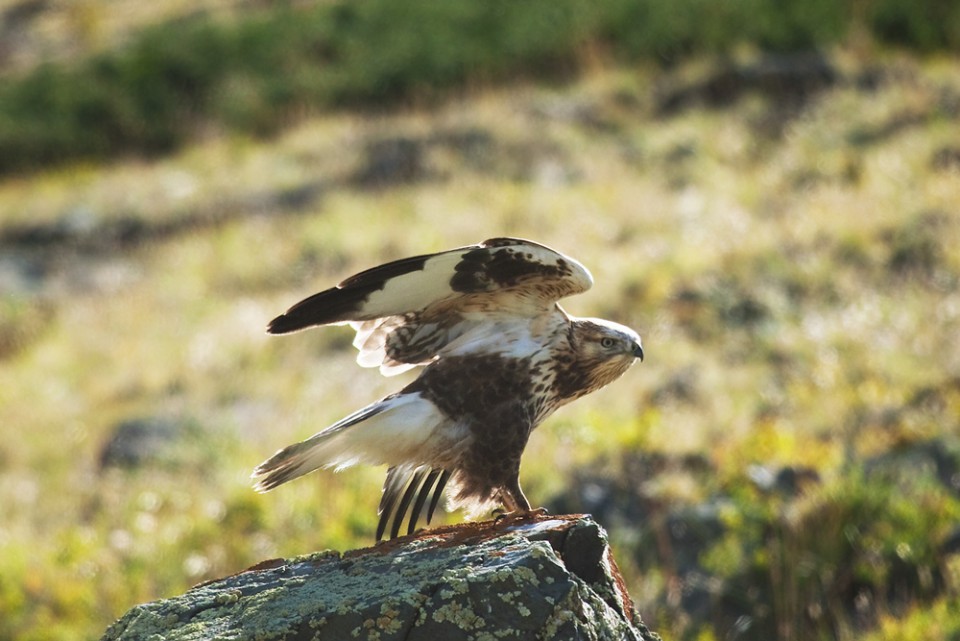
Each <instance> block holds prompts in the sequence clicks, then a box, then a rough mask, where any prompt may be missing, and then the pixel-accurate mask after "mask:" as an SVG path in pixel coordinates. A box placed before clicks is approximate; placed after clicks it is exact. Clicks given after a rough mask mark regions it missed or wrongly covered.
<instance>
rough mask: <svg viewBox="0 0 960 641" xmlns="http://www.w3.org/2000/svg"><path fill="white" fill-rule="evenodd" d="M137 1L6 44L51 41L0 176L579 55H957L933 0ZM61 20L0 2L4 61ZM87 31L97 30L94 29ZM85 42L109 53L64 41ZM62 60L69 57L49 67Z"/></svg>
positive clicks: (947, 18)
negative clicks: (880, 51)
mask: <svg viewBox="0 0 960 641" xmlns="http://www.w3.org/2000/svg"><path fill="white" fill-rule="evenodd" d="M140 4H143V3H140ZM151 6H153V7H155V9H154V10H152V11H151V10H144V9H142V8H139V9H138V8H136V7H134V8H132V9H133V10H131V7H129V6H121V7H114V6H112V4H111V6H110V7H109V8H108V7H105V6H102V5H101V4H100V3H99V2H96V0H85V1H84V2H81V3H77V4H76V6H71V7H70V10H68V11H67V12H66V13H67V14H68V16H67V19H66V20H64V19H63V18H62V17H61V20H60V21H59V23H63V22H67V23H68V24H72V25H74V26H73V28H72V29H68V28H64V27H62V26H61V27H60V30H61V31H66V32H67V34H68V35H69V37H65V38H60V39H59V40H58V39H50V38H46V39H44V38H41V41H42V42H46V40H52V41H53V43H58V44H59V46H58V44H53V43H47V44H45V45H40V44H37V45H35V46H34V47H32V48H31V47H28V46H27V45H26V44H24V45H23V46H22V47H21V48H23V49H26V50H27V52H25V54H24V56H20V57H26V58H28V59H29V58H30V56H29V53H28V52H29V51H32V50H33V49H40V50H41V51H46V50H52V51H53V52H54V53H53V55H51V56H50V57H53V58H54V59H59V60H60V63H59V64H56V65H53V64H39V65H37V66H35V67H29V66H24V70H22V71H21V72H20V73H10V74H7V75H6V77H0V150H2V152H3V153H0V174H15V173H22V172H29V171H34V170H36V169H37V168H38V167H43V166H50V165H53V164H59V163H63V162H69V161H77V160H87V161H90V160H95V161H100V160H104V159H109V158H115V157H117V156H124V155H130V154H136V155H148V156H155V155H158V154H164V153H167V152H169V151H171V150H175V149H179V148H180V147H181V146H183V145H184V144H187V143H188V142H190V141H193V140H196V139H197V138H198V137H202V136H204V135H209V134H210V133H211V132H218V131H232V132H239V133H244V134H251V135H258V136H265V135H272V134H275V133H276V132H278V131H281V130H283V129H285V128H287V127H289V126H291V124H294V123H297V122H300V121H301V120H302V118H303V117H304V116H305V115H306V114H314V113H317V112H320V111H325V110H329V109H332V108H339V107H345V106H348V107H351V108H364V109H382V108H383V107H384V106H385V105H389V104H395V103H396V101H398V100H404V101H410V100H413V101H419V102H429V101H434V100H437V99H438V98H440V97H442V96H446V95H449V94H450V93H451V92H454V91H459V90H462V89H463V88H464V87H469V86H471V85H474V86H475V85H477V84H484V83H500V82H504V81H509V80H513V79H517V78H529V77H538V78H541V79H543V78H545V77H551V78H569V77H570V76H571V75H572V74H573V73H574V72H575V71H577V70H578V69H580V68H582V67H583V66H584V65H590V64H593V63H595V62H596V61H597V60H616V61H619V62H621V63H633V62H637V61H643V62H645V63H654V64H663V65H671V64H676V63H677V62H680V61H682V60H685V59H687V58H689V57H690V56H691V55H698V54H699V55H703V54H715V55H721V56H729V55H731V54H732V53H734V52H736V51H737V50H738V49H739V48H742V47H745V46H749V47H756V48H759V49H760V50H763V51H768V52H783V51H798V50H809V49H814V48H818V47H825V46H832V45H836V44H837V43H841V42H851V41H862V42H876V43H884V44H886V43H890V44H894V45H897V46H903V47H908V48H910V49H913V50H918V51H922V52H931V51H957V50H960V8H957V7H955V6H949V5H948V4H946V3H943V2H941V1H940V0H915V1H914V2H911V3H906V4H904V3H901V2H897V1H895V0H873V1H871V2H853V1H846V2H836V1H834V0H815V1H814V0H803V1H798V0H787V1H784V0H735V1H728V2H723V3H715V2H703V1H702V0H678V1H675V2H671V3H662V2H656V1H653V0H645V1H641V2H638V1H637V0H590V1H586V0H528V1H527V2H522V3H517V2H509V1H504V0H494V1H489V2H482V3H478V2H473V1H472V0H448V1H447V2H443V3H440V4H437V3H436V2H430V1H429V0H427V1H424V0H410V1H408V2H404V3H400V4H398V3H396V2H393V1H392V0H360V1H357V2H324V3H319V4H312V3H278V4H268V5H264V6H252V7H248V8H246V10H243V11H231V10H230V8H231V6H232V3H231V2H229V0H221V1H220V2H211V3H209V6H208V8H207V9H208V10H206V11H204V10H202V8H197V10H196V11H194V12H186V11H185V10H184V8H183V7H182V6H180V5H177V4H175V3H171V2H158V3H151ZM31 7H33V8H32V9H31ZM124 9H126V10H127V11H126V12H123V10H124ZM117 12H121V13H122V14H123V15H130V18H129V25H130V27H129V28H130V29H131V30H133V29H134V28H135V27H137V26H140V25H149V26H147V27H145V28H143V29H142V30H139V31H133V32H132V33H127V34H126V37H121V36H120V35H119V34H116V33H115V32H117V31H122V30H121V29H119V28H118V27H116V26H113V27H112V28H110V27H109V26H108V25H113V24H114V23H115V22H116V20H115V19H114V20H110V19H108V17H109V16H112V15H114V14H115V13H117ZM61 13H64V11H62V10H59V11H58V10H54V11H47V10H46V9H45V8H44V5H43V4H39V5H38V4H37V3H36V2H34V0H22V1H21V3H20V4H17V5H14V6H12V7H10V8H8V9H7V10H6V11H4V12H3V14H4V15H5V16H6V17H7V18H8V20H9V26H7V27H4V28H3V29H0V35H4V36H6V38H7V40H8V41H9V42H10V43H11V44H10V45H8V46H7V47H8V48H9V49H11V50H12V51H11V52H8V54H9V55H10V56H11V57H13V58H14V59H17V55H16V54H17V53H18V47H17V45H18V43H31V42H32V40H31V36H35V35H37V33H43V32H44V29H42V28H35V29H31V26H32V25H33V23H35V22H36V23H39V24H40V26H41V27H42V26H43V25H44V24H45V22H44V21H42V20H40V19H39V18H38V17H37V16H49V14H54V15H58V14H61ZM161 17H168V19H167V20H162V19H161ZM21 23H22V24H21ZM52 23H53V24H57V23H58V21H56V20H52ZM49 31H53V32H56V31H57V30H56V29H49ZM101 31H102V32H104V33H109V34H113V35H112V36H107V35H104V36H102V38H101V37H97V34H99V33H100V32H101ZM74 32H76V33H74ZM100 39H103V40H105V41H107V42H120V43H122V45H121V46H115V47H106V46H99V47H98V46H95V45H93V44H90V45H89V46H87V47H83V46H80V45H79V44H78V42H85V41H93V42H96V41H99V40H100ZM3 51H4V48H0V67H2V56H3ZM83 51H92V52H96V55H83V54H82V53H81V52H83ZM65 52H69V53H72V54H73V55H72V56H70V57H68V58H67V59H64V57H65V56H67V55H68V54H67V53H65Z"/></svg>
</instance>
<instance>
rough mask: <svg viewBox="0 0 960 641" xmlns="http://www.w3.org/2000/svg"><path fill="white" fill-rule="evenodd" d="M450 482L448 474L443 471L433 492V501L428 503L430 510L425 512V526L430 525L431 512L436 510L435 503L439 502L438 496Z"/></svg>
mask: <svg viewBox="0 0 960 641" xmlns="http://www.w3.org/2000/svg"><path fill="white" fill-rule="evenodd" d="M449 480H450V472H448V471H446V470H444V471H443V473H442V474H441V475H440V480H439V481H438V482H437V487H436V489H434V490H433V500H431V501H430V509H428V510H427V525H430V521H432V520H433V512H434V510H436V509H437V503H439V502H440V495H441V494H443V488H444V487H446V485H447V481H449Z"/></svg>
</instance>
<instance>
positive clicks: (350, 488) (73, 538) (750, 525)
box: [0, 0, 960, 640]
mask: <svg viewBox="0 0 960 641" xmlns="http://www.w3.org/2000/svg"><path fill="white" fill-rule="evenodd" d="M0 15H2V17H3V27H2V28H0V33H2V37H0V43H2V44H0V181H2V182H0V292H2V296H3V298H2V303H0V426H2V428H3V435H4V437H5V438H3V439H2V440H0V506H2V513H3V516H2V519H0V639H37V640H40V639H84V638H88V639H92V638H97V637H98V636H99V635H100V634H101V633H102V631H103V629H104V628H105V627H106V625H108V624H109V623H110V622H111V621H112V620H113V619H114V618H115V617H117V616H119V615H120V614H122V613H123V612H124V611H125V610H127V609H128V608H130V607H132V606H133V605H135V604H137V603H140V602H142V601H146V600H151V599H154V598H158V597H162V596H167V595H172V594H175V593H179V592H181V591H183V590H184V589H186V588H188V587H189V586H191V585H193V584H195V583H198V582H200V581H203V580H206V579H209V578H214V577H218V576H223V575H225V574H228V573H231V572H236V571H239V570H241V569H243V568H245V567H247V566H249V565H252V564H254V563H256V562H258V561H260V560H263V559H265V558H270V557H276V556H293V555H296V554H300V553H304V552H308V551H311V550H316V549H322V548H338V549H346V548H350V547H356V546H362V545H367V544H369V543H370V542H371V540H372V532H373V529H374V523H375V513H374V512H375V507H376V503H377V500H378V497H379V485H380V482H381V480H382V475H383V470H380V469H369V468H361V469H355V470H350V471H348V472H344V473H342V474H337V475H334V474H332V473H319V474H316V475H314V476H312V477H310V478H308V479H304V480H301V481H298V482H297V483H293V484H291V485H289V486H285V487H283V488H282V489H280V490H278V491H276V492H274V493H272V494H269V495H266V496H260V495H256V494H255V493H253V492H252V490H251V489H250V488H249V483H248V478H247V477H248V475H249V472H250V470H251V469H252V467H253V466H254V465H256V464H257V463H259V462H260V461H261V460H263V459H264V458H266V457H267V456H268V455H270V454H271V453H272V452H273V451H275V450H276V449H278V448H279V447H281V446H283V445H286V444H288V443H290V442H293V441H294V440H297V439H300V438H303V437H305V436H307V435H309V434H311V433H313V432H314V431H316V430H317V429H319V428H321V427H323V426H325V425H327V424H328V423H330V422H332V421H334V420H336V419H337V418H340V417H341V416H343V415H344V414H346V413H348V412H350V411H352V410H354V409H356V408H358V407H360V406H362V405H364V404H366V403H367V402H369V401H371V400H373V399H375V398H378V397H379V396H381V395H383V394H386V393H389V392H391V391H393V390H395V389H396V388H397V387H399V386H400V385H402V383H403V380H400V379H383V378H381V377H380V376H379V375H378V374H377V373H376V372H375V371H369V370H361V369H360V368H358V367H357V366H356V365H355V363H354V362H353V359H354V353H353V351H352V348H351V347H350V340H351V339H352V336H351V335H350V334H351V333H350V332H349V331H348V330H347V329H344V328H331V329H324V330H315V331H311V332H307V333H303V334H298V335H296V336H292V337H282V338H269V339H268V337H267V336H266V335H265V334H264V331H263V328H264V326H265V324H266V322H267V321H268V320H269V319H270V318H272V317H273V316H274V315H276V314H277V313H278V312H280V311H282V310H283V309H285V308H286V307H287V306H288V305H289V304H291V303H293V302H295V301H296V300H299V299H300V298H301V297H303V296H305V295H308V294H310V293H313V292H314V291H317V290H319V289H322V288H324V287H327V286H329V285H330V284H332V283H335V282H337V281H338V280H339V279H341V278H343V277H344V276H346V275H349V274H351V273H354V272H356V271H358V270H360V269H363V268H365V267H369V266H371V265H375V264H378V263H381V262H384V261H387V260H390V259H394V258H399V257H403V256H407V255H412V254H419V253H424V252H430V251H436V250H441V249H446V248H449V247H453V246H457V245H463V244H469V243H473V242H477V241H479V240H482V239H484V238H487V237H491V236H498V235H516V236H523V237H529V238H533V239H536V240H538V241H540V242H543V243H546V244H548V245H551V246H554V247H556V248H557V249H559V250H561V251H564V252H566V253H569V254H571V255H573V256H575V257H576V258H578V259H579V260H581V261H582V262H584V263H585V264H586V265H587V266H588V267H590V269H591V270H592V271H593V273H594V276H595V278H596V286H595V287H594V289H593V290H591V291H590V292H588V293H587V294H585V295H583V296H580V297H578V298H577V299H572V300H570V301H569V302H568V303H567V305H566V306H567V308H568V309H569V310H570V311H571V312H572V313H574V314H577V315H594V316H603V317H607V318H611V319H613V320H616V321H619V322H622V323H626V324H629V325H631V326H632V327H635V328H636V329H637V330H638V331H640V333H641V334H642V335H643V337H644V346H645V349H646V351H647V353H648V358H647V361H646V362H645V363H644V364H643V365H640V366H638V367H635V368H634V369H632V370H631V371H630V372H629V374H628V375H627V376H625V377H624V379H622V380H621V381H618V382H617V383H615V384H614V385H611V386H610V387H609V388H607V389H605V390H603V391H601V392H598V393H597V394H595V395H592V396H590V397H588V398H586V399H584V400H582V401H580V402H578V403H576V404H574V405H572V406H570V407H568V408H565V409H564V410H562V411H561V412H560V413H558V414H557V415H556V416H555V417H554V418H552V419H551V420H550V421H549V422H548V423H547V424H546V425H545V426H544V427H543V428H542V429H541V430H538V433H537V434H535V436H534V438H533V440H532V441H531V444H530V448H529V450H528V456H527V457H526V460H525V463H524V466H523V470H522V475H523V479H524V486H525V487H526V488H527V490H528V495H529V496H530V497H531V499H532V500H534V502H536V503H541V504H544V505H545V506H546V507H548V508H549V509H551V510H552V511H555V512H558V511H588V512H591V513H593V514H594V515H595V516H596V517H597V518H598V520H600V522H601V523H602V524H603V525H604V526H605V527H607V528H608V530H609V532H610V534H611V537H612V539H613V541H614V545H615V552H616V554H617V560H618V562H619V563H620V565H621V568H622V569H623V570H624V572H625V574H626V575H627V578H628V583H629V588H630V590H631V594H632V595H633V597H634V598H635V599H636V600H637V603H638V606H639V609H640V611H641V613H642V614H643V616H644V618H645V620H646V621H647V622H648V623H649V624H650V625H652V626H653V627H654V629H657V630H659V631H660V632H661V633H662V634H663V636H664V638H677V639H698V640H709V639H770V638H777V639H863V638H867V639H877V640H880V639H883V640H886V639H931V640H933V639H937V640H942V639H957V638H960V615H958V614H957V612H958V611H960V596H958V595H960V557H958V551H960V527H958V522H960V443H958V440H957V431H958V422H960V418H958V417H960V347H958V340H957V336H958V325H960V294H958V287H957V286H958V279H960V251H958V250H957V247H958V246H960V218H958V216H957V214H958V211H957V208H958V203H960V128H958V120H960V61H958V60H957V51H958V47H960V9H958V8H957V7H956V6H955V3H945V2H940V1H937V0H923V1H920V2H914V3H902V2H895V1H893V0H873V1H867V0H864V1H859V2H819V1H817V2H809V1H808V2H803V3H801V2H773V1H772V0H749V1H747V0H741V1H735V2H734V1H732V2H725V3H719V4H718V3H710V2H702V1H700V0H684V1H682V2H674V3H654V2H645V1H641V2H638V1H634V2H627V1H625V0H604V1H603V2H592V3H586V2H582V1H574V0H561V1H556V0H555V1H553V2H546V1H543V2H539V1H537V2H527V3H510V2H487V3H474V2H466V1H455V2H444V3H426V2H406V3H396V2H386V1H384V0H361V1H359V2H352V3H340V2H325V3H319V4H313V3H299V2H297V3H293V2H291V3H283V4H266V3H245V2H244V3H241V2H232V1H230V0H211V1H210V2H205V3H200V4H190V5H187V4H185V3H178V2H174V1H173V0H164V1H163V2H154V3H150V5H149V7H148V6H146V5H145V4H144V3H137V2H133V1H132V0H118V1H116V2H111V3H106V2H102V1H99V0H85V1H83V2H57V1H54V0H50V1H42V0H2V1H0ZM401 378H402V377H401ZM404 380H405V379H404ZM530 454H533V456H531V455H530ZM449 518H450V519H454V520H455V519H458V518H459V516H458V515H451V516H450V517H449Z"/></svg>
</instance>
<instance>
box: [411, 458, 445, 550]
mask: <svg viewBox="0 0 960 641" xmlns="http://www.w3.org/2000/svg"><path fill="white" fill-rule="evenodd" d="M439 477H440V470H430V474H429V475H428V476H427V480H425V481H424V482H423V485H421V486H420V492H419V493H418V494H417V500H416V501H415V502H414V504H413V509H412V510H410V524H409V525H408V526H407V534H413V531H414V530H416V529H417V521H418V520H419V519H420V512H422V511H423V506H424V505H425V504H426V502H427V498H428V497H429V496H430V490H432V489H433V484H434V483H436V482H437V478H439Z"/></svg>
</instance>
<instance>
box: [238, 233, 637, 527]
mask: <svg viewBox="0 0 960 641" xmlns="http://www.w3.org/2000/svg"><path fill="white" fill-rule="evenodd" d="M592 284H593V278H592V277H591V275H590V272H588V271H587V269H586V268H585V267H584V266H583V265H581V264H580V263H578V262H577V261H575V260H574V259H572V258H570V257H568V256H564V255H563V254H561V253H559V252H556V251H554V250H552V249H550V248H549V247H545V246H543V245H540V244H538V243H534V242H531V241H529V240H521V239H516V238H493V239H490V240H486V241H484V242H482V243H480V244H478V245H471V246H468V247H461V248H458V249H452V250H449V251H445V252H440V253H437V254H428V255H423V256H414V257H413V258H405V259H402V260H397V261H394V262H391V263H387V264H385V265H381V266H379V267H374V268H372V269H368V270H366V271H364V272H361V273H359V274H357V275H355V276H351V277H350V278H348V279H346V280H345V281H343V282H342V283H340V284H339V285H337V286H336V287H333V288H331V289H328V290H326V291H322V292H320V293H318V294H314V295H313V296H310V297H309V298H306V299H304V300H302V301H300V302H299V303H297V304H296V305H294V306H293V307H291V308H290V309H288V310H287V311H286V312H285V313H283V314H282V315H280V316H278V317H276V318H275V319H273V320H272V321H271V322H270V325H269V326H268V328H267V331H268V332H269V333H271V334H286V333H289V332H295V331H297V330H301V329H305V328H307V327H313V326H315V325H337V324H345V323H349V324H350V325H351V326H352V327H353V328H354V329H355V330H356V332H357V335H356V338H355V340H354V341H353V344H354V346H355V347H357V348H358V349H359V350H360V354H359V356H358V357H357V362H358V363H359V364H360V365H362V366H364V367H377V366H379V368H380V371H381V372H382V373H383V374H385V375H388V376H389V375H393V374H396V373H399V372H402V371H405V370H408V369H410V368H412V367H416V366H423V370H422V371H421V372H420V375H419V376H418V377H417V378H416V379H415V380H414V381H413V382H412V383H410V384H409V385H407V386H406V387H404V388H403V389H401V390H400V391H399V392H397V393H395V394H391V395H389V396H387V397H385V398H383V399H381V400H379V401H376V402H375V403H372V404H370V405H368V406H366V407H364V408H363V409H361V410H358V411H357V412H354V413H353V414H350V415H349V416H347V417H345V418H343V419H341V420H339V421H337V422H336V423H334V424H333V425H331V426H329V427H327V428H326V429H324V430H322V431H321V432H318V433H317V434H314V435H313V436H311V437H310V438H308V439H307V440H305V441H303V442H300V443H296V444H294V445H290V446H288V447H286V448H284V449H282V450H280V451H279V452H277V453H276V454H275V455H274V456H273V457H271V458H270V459H268V460H266V461H264V462H263V463H261V464H260V465H259V466H258V467H257V468H256V469H255V470H254V472H253V478H255V479H256V483H255V487H256V489H257V490H258V491H261V492H265V491H267V490H271V489H273V488H275V487H277V486H278V485H280V484H282V483H286V482H287V481H290V480H293V479H295V478H297V477H300V476H303V475H304V474H307V473H309V472H312V471H313V470H316V469H317V468H321V467H324V468H325V467H336V469H337V470H340V469H343V468H345V467H348V466H351V465H354V464H356V463H367V464H372V465H387V466H388V469H387V478H386V480H385V482H384V485H383V495H382V497H381V500H380V506H379V509H378V514H379V516H380V522H379V526H378V528H377V540H378V541H379V540H381V539H382V538H383V535H384V533H385V532H386V529H387V527H388V525H389V526H390V537H391V538H394V537H396V536H397V535H398V534H399V532H400V529H401V527H402V524H403V521H404V519H405V518H407V516H408V515H409V518H408V519H407V522H408V527H407V533H412V532H413V531H414V530H415V529H416V524H417V520H418V518H419V517H420V514H421V512H423V510H424V509H426V510H427V513H426V521H427V523H428V524H429V523H430V520H431V518H432V516H433V512H434V510H435V509H436V506H437V503H438V501H439V499H440V496H441V494H442V492H443V491H444V488H447V497H448V499H447V501H448V507H449V508H450V509H451V510H453V509H465V510H466V511H467V512H468V516H476V515H478V514H481V513H483V512H485V511H488V510H490V509H492V508H494V507H497V506H502V507H503V508H505V509H506V510H507V512H508V514H512V515H517V516H520V515H523V514H525V513H528V512H530V511H531V508H530V502H529V501H528V500H527V497H526V496H524V494H523V491H522V490H521V489H520V480H519V473H520V456H521V454H522V453H523V450H524V448H525V447H526V444H527V439H528V437H529V436H530V433H531V432H532V431H533V429H534V428H535V427H537V426H538V425H539V424H540V423H541V422H543V420H544V419H545V418H547V417H548V416H549V415H550V414H551V413H553V411H554V410H556V409H557V408H558V407H560V406H561V405H564V404H565V403H569V402H570V401H573V400H576V399H577V398H580V397H581V396H583V395H585V394H589V393H590V392H593V391H595V390H598V389H600V388H601V387H603V386H604V385H606V384H607V383H610V382H611V381H613V380H615V379H617V378H619V377H620V376H621V375H622V374H623V373H624V372H626V371H627V369H628V368H629V367H630V366H631V365H632V364H633V363H634V361H635V360H636V359H637V358H639V359H640V360H643V348H642V347H641V344H640V336H639V335H637V333H636V332H634V331H633V330H632V329H629V328H628V327H624V326H623V325H618V324H617V323H613V322H610V321H606V320H600V319H595V318H575V317H572V316H569V315H567V313H566V312H564V311H563V309H562V308H561V307H560V305H558V304H557V301H558V300H559V299H561V298H564V297H566V296H571V295H573V294H579V293H581V292H584V291H586V290H587V289H589V288H590V286H591V285H592ZM431 494H432V498H431ZM428 500H429V506H428V505H427V501H428ZM391 520H392V524H391Z"/></svg>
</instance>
